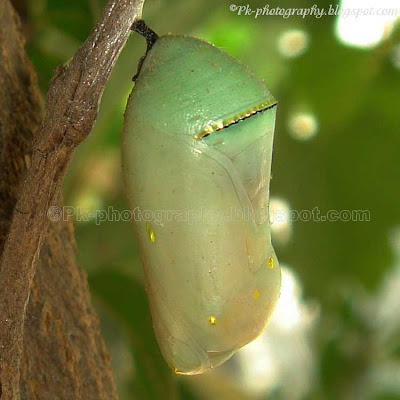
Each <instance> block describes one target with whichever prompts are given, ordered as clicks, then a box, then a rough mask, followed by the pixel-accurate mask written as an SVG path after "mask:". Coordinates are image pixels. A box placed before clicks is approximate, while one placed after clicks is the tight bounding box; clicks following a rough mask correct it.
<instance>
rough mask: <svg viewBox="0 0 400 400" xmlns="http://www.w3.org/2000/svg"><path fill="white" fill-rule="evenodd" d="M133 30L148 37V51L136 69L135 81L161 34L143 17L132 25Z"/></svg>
mask: <svg viewBox="0 0 400 400" xmlns="http://www.w3.org/2000/svg"><path fill="white" fill-rule="evenodd" d="M131 30H132V31H134V32H137V33H139V34H140V35H142V36H143V37H144V38H145V39H146V43H147V49H146V53H145V55H144V56H142V57H141V58H140V60H139V65H138V69H137V71H136V75H135V76H134V77H133V78H132V80H133V81H134V82H135V81H136V79H137V78H138V76H139V73H140V70H141V69H142V65H143V62H144V60H145V58H146V56H147V53H148V52H149V51H150V49H151V48H152V47H153V45H154V43H155V42H156V41H157V39H158V37H159V36H158V35H157V33H155V32H154V31H153V30H152V29H150V28H149V27H148V26H147V25H146V22H144V20H143V19H139V20H137V21H135V22H134V23H133V24H132V26H131Z"/></svg>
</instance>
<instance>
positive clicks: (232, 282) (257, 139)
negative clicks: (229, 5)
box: [122, 25, 281, 374]
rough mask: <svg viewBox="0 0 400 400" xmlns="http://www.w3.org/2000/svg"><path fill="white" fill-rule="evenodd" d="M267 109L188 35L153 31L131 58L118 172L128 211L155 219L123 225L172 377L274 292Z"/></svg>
mask: <svg viewBox="0 0 400 400" xmlns="http://www.w3.org/2000/svg"><path fill="white" fill-rule="evenodd" d="M142 28H143V25H142ZM148 32H149V30H147V33H148ZM150 32H151V31H150ZM142 33H143V31H142ZM147 39H149V35H147ZM153 42H154V43H153ZM276 104H277V103H276V101H275V99H274V98H273V97H272V95H271V94H270V92H269V91H268V90H267V88H266V87H265V85H264V83H263V82H262V81H260V80H259V79H257V78H256V77H255V76H254V75H253V74H252V73H251V72H250V71H249V69H248V67H246V66H244V65H242V64H241V63H239V62H238V61H237V60H235V59H234V58H232V57H231V56H229V55H228V54H227V53H225V52H223V51H221V50H219V49H218V48H216V47H214V46H213V45H211V44H209V43H206V42H204V41H202V40H199V39H195V38H192V37H185V36H173V35H167V36H162V37H160V38H158V39H157V40H154V36H153V40H152V42H151V46H149V50H148V52H147V55H146V57H145V59H144V61H143V63H142V64H141V65H140V72H139V73H138V75H137V77H136V84H135V87H134V89H133V91H132V93H131V95H130V97H129V100H128V104H127V108H126V112H125V121H124V133H123V147H122V148H123V173H124V179H125V185H126V191H127V196H128V200H129V203H130V206H131V208H132V209H137V208H138V209H140V210H141V211H142V212H143V211H144V210H146V212H147V215H149V213H152V215H159V213H160V211H162V212H164V216H166V218H164V219H163V220H162V221H154V220H149V218H147V219H146V220H145V219H144V218H142V219H141V220H135V221H134V225H135V229H136V233H137V238H138V242H139V247H140V253H141V258H142V262H143V267H144V272H145V277H146V290H147V294H148V297H149V302H150V307H151V313H152V318H153V325H154V330H155V333H156V336H157V340H158V343H159V345H160V348H161V351H162V353H163V355H164V358H165V359H166V361H167V362H168V364H169V365H170V366H171V367H172V368H173V369H174V371H175V372H176V373H182V374H199V373H202V372H204V371H206V370H208V369H210V368H213V367H215V366H217V365H219V364H221V363H223V362H224V361H226V360H227V359H228V358H230V357H231V356H232V354H233V353H234V352H235V351H236V350H238V349H239V348H240V347H242V346H244V345H245V344H247V343H249V342H251V341H252V340H254V339H255V338H256V337H257V336H258V335H259V334H260V333H261V332H262V331H263V329H264V327H265V326H266V324H267V321H268V319H269V317H270V315H271V313H272V311H273V308H274V306H275V303H276V301H277V299H278V297H279V292H280V279H281V278H280V269H279V265H278V261H277V259H276V256H275V253H274V250H273V248H272V245H271V236H270V227H269V219H268V201H269V181H270V169H271V159H272V145H273V135H274V125H275V113H276ZM168 216H169V217H168ZM178 216H180V218H178ZM190 216H192V217H193V216H196V218H195V220H193V218H192V219H191V218H190ZM254 216H256V217H254ZM260 216H262V217H260Z"/></svg>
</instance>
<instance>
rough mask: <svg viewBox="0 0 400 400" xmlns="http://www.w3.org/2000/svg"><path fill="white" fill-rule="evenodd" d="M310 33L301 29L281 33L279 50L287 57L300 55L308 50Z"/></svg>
mask: <svg viewBox="0 0 400 400" xmlns="http://www.w3.org/2000/svg"><path fill="white" fill-rule="evenodd" d="M309 42H310V40H309V35H308V33H307V32H305V31H302V30H300V29H293V30H289V31H286V32H284V33H282V34H281V36H280V37H279V39H278V50H279V52H280V53H281V54H282V55H283V56H285V57H289V58H292V57H298V56H300V55H302V54H304V52H305V51H306V50H307V48H308V45H309Z"/></svg>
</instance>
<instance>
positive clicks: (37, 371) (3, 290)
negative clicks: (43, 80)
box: [0, 0, 144, 400]
mask: <svg viewBox="0 0 400 400" xmlns="http://www.w3.org/2000/svg"><path fill="white" fill-rule="evenodd" d="M143 1H144V0H111V1H109V3H108V4H107V6H106V8H105V10H104V12H103V14H102V16H101V18H100V20H99V22H98V24H97V25H96V27H95V28H94V30H93V32H92V33H91V35H90V36H89V37H88V39H87V40H86V42H85V43H84V44H83V46H82V47H81V48H80V49H79V50H78V51H77V52H76V54H75V56H74V57H73V59H72V60H71V61H70V62H69V63H68V64H67V65H65V66H60V67H58V69H56V71H55V73H54V76H53V78H52V81H51V83H50V87H49V92H48V96H47V111H46V113H45V116H44V119H43V122H42V123H40V121H41V120H42V117H43V105H42V102H41V99H40V94H39V92H38V89H37V84H36V77H35V74H34V72H33V69H32V67H31V64H30V63H29V61H28V59H27V58H26V55H25V52H24V48H23V46H24V41H23V38H22V36H21V34H20V27H19V19H18V17H17V16H16V14H15V12H14V10H13V9H12V7H11V5H10V4H9V0H0V87H1V91H2V94H1V95H0V145H1V147H0V165H1V170H0V189H1V192H0V193H1V195H0V228H1V232H0V252H1V251H2V257H1V263H0V399H1V400H10V399H12V400H16V399H29V400H34V399H40V400H47V399H52V400H54V399H107V400H108V399H114V398H116V394H115V389H114V384H113V379H112V375H111V372H110V368H109V359H108V355H107V352H106V350H105V348H104V344H103V341H102V339H101V337H100V334H99V330H98V321H97V317H96V316H95V314H94V312H93V311H92V308H91V305H90V299H89V294H88V288H87V283H86V277H85V275H84V273H83V272H82V271H81V270H80V269H79V268H78V266H77V264H76V260H75V243H74V238H73V231H72V226H71V224H70V223H69V222H58V223H55V224H51V225H49V219H48V218H47V210H48V209H49V207H51V206H52V205H56V204H57V205H61V206H62V200H61V196H60V194H59V191H60V187H61V183H62V180H63V177H64V175H65V172H66V170H67V167H68V164H69V162H70V160H71V157H72V155H73V152H74V149H75V148H76V146H77V145H79V143H81V142H82V141H83V140H84V139H85V138H86V137H87V136H88V134H89V133H90V131H91V129H92V127H93V124H94V122H95V120H96V117H97V112H98V106H99V102H100V99H101V95H102V93H103V89H104V86H105V84H106V82H107V80H108V77H109V76H110V73H111V71H112V69H113V66H114V64H115V62H116V60H117V57H118V55H119V53H120V51H121V50H122V48H123V46H124V44H125V42H126V40H127V39H128V36H129V33H130V27H131V25H132V23H133V22H134V21H135V20H136V19H139V18H140V17H141V11H142V6H143ZM11 216H12V217H11ZM43 243H44V245H43V247H42V244H43Z"/></svg>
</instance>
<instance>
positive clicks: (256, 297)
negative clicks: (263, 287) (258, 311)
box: [253, 289, 260, 300]
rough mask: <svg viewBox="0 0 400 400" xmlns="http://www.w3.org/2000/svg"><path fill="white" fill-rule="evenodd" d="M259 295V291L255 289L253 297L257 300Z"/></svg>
mask: <svg viewBox="0 0 400 400" xmlns="http://www.w3.org/2000/svg"><path fill="white" fill-rule="evenodd" d="M259 297H260V292H259V291H258V289H256V290H255V291H254V293H253V299H255V300H257V299H258V298H259Z"/></svg>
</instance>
